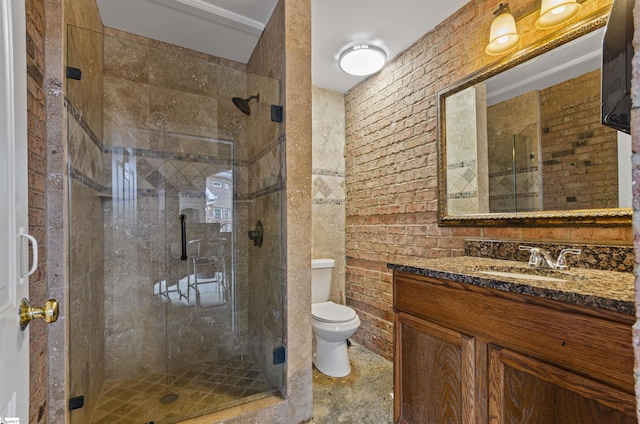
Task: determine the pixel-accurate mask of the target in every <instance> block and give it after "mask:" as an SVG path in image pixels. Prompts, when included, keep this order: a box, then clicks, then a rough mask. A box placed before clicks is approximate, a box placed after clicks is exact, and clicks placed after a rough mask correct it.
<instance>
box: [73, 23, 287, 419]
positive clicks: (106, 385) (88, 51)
mask: <svg viewBox="0 0 640 424" xmlns="http://www.w3.org/2000/svg"><path fill="white" fill-rule="evenodd" d="M67 45H68V49H69V51H68V65H69V66H72V67H75V68H77V69H80V70H81V71H82V77H81V79H77V80H76V79H69V80H68V81H67V86H66V90H67V102H66V103H67V120H68V140H67V142H68V149H69V157H68V160H69V194H70V195H69V221H70V225H69V257H70V264H71V265H70V278H69V280H70V283H69V284H70V287H69V299H68V301H69V311H70V312H69V321H70V323H71V324H70V325H71V328H70V335H69V345H70V352H69V358H70V377H69V381H68V383H67V384H68V386H69V393H70V395H71V397H73V398H77V399H80V398H82V399H83V400H84V406H83V407H82V408H79V409H74V410H73V411H71V422H72V423H73V424H79V423H103V422H132V423H149V422H153V423H154V424H158V423H171V422H179V421H181V420H184V419H186V418H189V417H193V416H198V415H202V414H206V413H209V412H212V411H217V410H220V409H224V408H228V407H230V406H234V405H238V404H240V403H244V402H247V401H250V400H252V399H259V398H261V397H264V396H269V395H273V394H280V393H281V392H282V391H283V388H284V387H283V381H284V378H283V376H284V364H282V363H279V362H278V361H274V360H273V358H274V349H279V348H280V347H281V346H282V344H283V338H284V337H283V319H284V317H283V301H282V293H283V272H282V265H281V264H282V252H281V232H282V227H281V223H280V216H281V206H280V205H281V193H282V188H283V187H282V181H284V178H283V166H282V157H283V155H282V147H283V138H282V137H281V135H280V132H281V128H280V125H279V124H278V123H275V122H271V121H270V120H269V116H270V112H271V111H270V104H275V103H278V101H279V99H280V92H279V84H278V82H277V81H274V80H271V79H269V78H263V77H257V76H253V75H250V74H247V73H246V72H244V71H243V70H238V69H232V68H228V67H224V66H220V65H218V64H216V63H213V62H215V61H212V60H204V59H203V58H202V57H201V56H200V55H193V54H189V53H188V52H186V53H185V52H183V51H181V50H180V49H176V48H172V47H170V46H163V47H162V48H160V47H156V46H155V43H146V44H145V43H140V42H137V41H132V40H130V39H128V38H120V37H116V36H111V35H103V34H98V33H93V32H91V31H87V30H84V29H80V28H76V27H69V29H68V43H67ZM185 67H187V68H188V69H189V70H190V72H189V76H188V77H187V78H185V73H184V69H185ZM249 90H251V91H253V90H259V91H260V92H261V103H260V104H252V105H251V107H252V108H253V113H252V115H251V116H245V115H244V114H243V113H241V112H240V111H238V110H237V109H236V108H235V106H234V105H233V103H232V101H231V98H232V97H234V96H236V95H240V96H243V95H244V93H246V92H248V91H249ZM245 97H248V96H245ZM258 219H262V221H264V222H265V244H264V247H263V248H258V247H256V246H254V245H253V243H252V241H251V240H249V239H248V238H247V232H248V230H249V229H251V227H252V225H253V224H252V223H253V222H255V221H256V220H258Z"/></svg>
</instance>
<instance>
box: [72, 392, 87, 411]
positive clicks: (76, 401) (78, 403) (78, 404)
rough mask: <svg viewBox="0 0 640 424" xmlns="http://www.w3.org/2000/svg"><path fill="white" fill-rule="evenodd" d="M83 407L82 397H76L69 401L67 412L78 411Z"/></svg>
mask: <svg viewBox="0 0 640 424" xmlns="http://www.w3.org/2000/svg"><path fill="white" fill-rule="evenodd" d="M83 406H84V396H76V397H72V398H71V399H69V411H73V410H74V409H80V408H82V407H83Z"/></svg>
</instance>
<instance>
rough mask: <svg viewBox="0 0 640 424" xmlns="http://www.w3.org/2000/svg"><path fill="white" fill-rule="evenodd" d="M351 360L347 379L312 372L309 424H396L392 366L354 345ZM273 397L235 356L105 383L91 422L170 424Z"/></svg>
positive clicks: (254, 370)
mask: <svg viewBox="0 0 640 424" xmlns="http://www.w3.org/2000/svg"><path fill="white" fill-rule="evenodd" d="M349 358H350V360H351V374H350V375H348V376H347V377H344V378H334V377H328V376H326V375H324V374H322V373H321V372H319V371H318V370H316V369H314V370H313V419H311V420H310V421H308V422H307V424H338V423H346V424H361V423H362V424H387V423H392V422H393V397H392V392H393V364H392V363H391V362H390V361H388V360H386V359H384V358H383V357H381V356H378V355H376V354H374V353H373V352H371V351H369V350H367V349H366V348H364V347H363V346H361V345H358V344H356V343H353V344H352V346H351V347H350V348H349ZM272 394H276V393H275V392H274V391H273V390H272V389H271V388H270V387H269V384H268V383H267V382H266V380H265V379H264V377H263V376H262V373H261V372H260V371H259V370H258V369H257V367H256V366H255V364H254V363H253V361H251V360H250V359H248V358H246V357H234V358H230V359H225V360H221V361H216V362H209V363H203V364H199V365H197V366H191V367H185V368H182V369H180V370H178V371H176V372H173V373H166V374H165V373H156V374H148V375H145V376H142V377H138V378H134V379H128V380H122V381H117V382H110V383H107V384H105V387H104V389H103V392H102V395H101V397H100V399H99V401H98V407H97V408H96V410H95V412H94V414H93V417H92V420H91V424H107V423H108V424H149V423H153V424H165V423H167V424H169V423H174V422H179V421H181V420H184V419H187V418H190V417H195V416H198V415H201V414H203V413H207V412H214V411H218V410H221V409H225V408H227V407H231V406H236V405H238V404H242V403H245V402H247V401H252V400H257V399H262V398H265V397H267V396H269V395H272ZM175 395H177V398H176V396H175ZM149 399H153V400H154V401H153V402H149ZM269 424H275V423H269Z"/></svg>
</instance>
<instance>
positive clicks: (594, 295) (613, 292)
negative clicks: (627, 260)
mask: <svg viewBox="0 0 640 424" xmlns="http://www.w3.org/2000/svg"><path fill="white" fill-rule="evenodd" d="M387 267H388V268H389V269H392V270H396V271H404V272H409V273H412V274H417V275H423V276H427V277H434V278H441V279H446V280H451V281H455V282H459V283H467V284H473V285H476V286H480V287H487V288H491V289H497V290H502V291H508V292H512V293H518V294H523V295H529V296H536V297H541V298H545V299H552V300H557V301H561V302H567V303H572V304H576V305H582V306H590V307H596V308H602V309H607V310H610V311H616V312H621V313H624V314H630V315H633V314H634V313H635V307H634V276H633V274H632V273H629V272H615V271H601V270H593V269H585V268H571V269H569V270H565V271H561V270H554V269H537V268H530V267H529V266H527V263H525V262H516V261H504V260H498V259H489V258H478V257H471V256H460V257H455V258H442V259H423V260H411V261H405V262H404V263H403V264H394V263H389V264H387ZM493 271H500V272H508V273H518V274H527V275H530V276H531V277H530V278H540V279H539V280H537V279H536V280H532V279H529V278H517V277H513V276H504V275H492V274H486V272H493Z"/></svg>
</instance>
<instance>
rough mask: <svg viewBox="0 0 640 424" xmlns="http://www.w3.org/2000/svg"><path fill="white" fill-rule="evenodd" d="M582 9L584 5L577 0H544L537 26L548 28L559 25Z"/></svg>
mask: <svg viewBox="0 0 640 424" xmlns="http://www.w3.org/2000/svg"><path fill="white" fill-rule="evenodd" d="M580 9H582V6H581V5H580V4H578V3H577V2H576V0H542V5H541V6H540V17H539V18H538V20H536V27H537V28H539V29H547V28H552V27H554V26H558V25H560V24H562V23H564V22H566V21H568V20H569V19H571V18H573V17H574V16H575V15H576V14H577V13H578V12H579V11H580Z"/></svg>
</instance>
